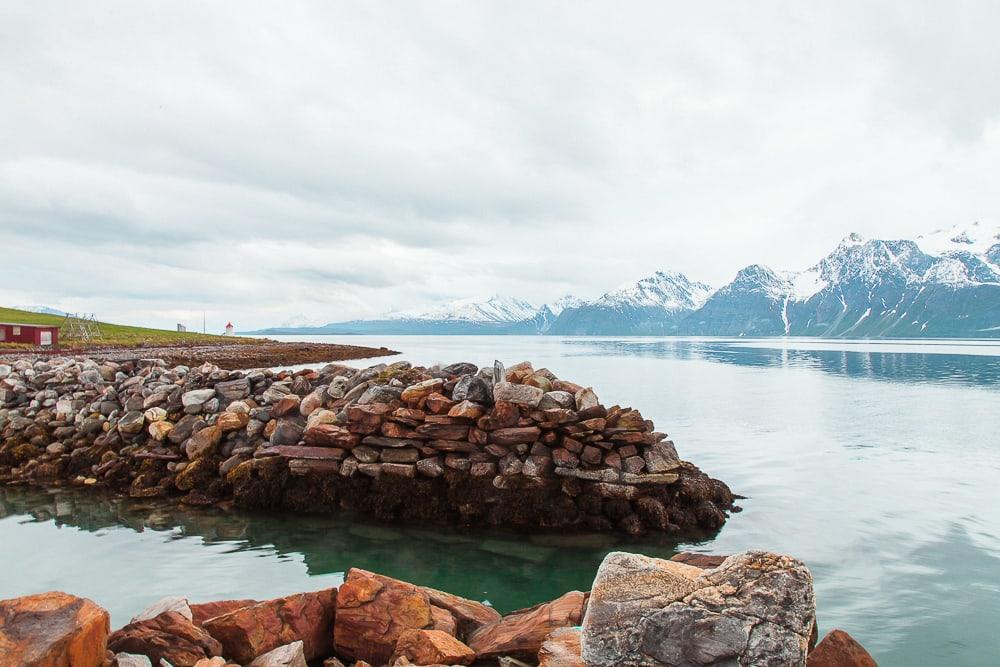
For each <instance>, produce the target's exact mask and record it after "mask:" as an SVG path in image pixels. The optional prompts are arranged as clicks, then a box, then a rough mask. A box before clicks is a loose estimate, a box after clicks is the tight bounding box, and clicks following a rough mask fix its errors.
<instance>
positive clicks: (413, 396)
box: [400, 378, 444, 406]
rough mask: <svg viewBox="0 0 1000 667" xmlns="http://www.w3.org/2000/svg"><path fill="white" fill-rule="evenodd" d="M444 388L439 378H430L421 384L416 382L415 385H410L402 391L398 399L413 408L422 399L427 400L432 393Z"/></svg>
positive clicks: (442, 381)
mask: <svg viewBox="0 0 1000 667" xmlns="http://www.w3.org/2000/svg"><path fill="white" fill-rule="evenodd" d="M443 386H444V380H442V379H440V378H432V379H430V380H424V381H423V382H418V383H417V384H414V385H411V386H409V387H407V388H406V389H404V390H403V393H402V395H401V396H400V398H401V399H402V400H403V401H404V402H405V403H408V404H409V405H410V406H414V405H416V404H417V403H419V402H420V401H422V400H423V399H425V398H427V397H428V396H430V395H431V394H433V393H434V392H436V391H438V390H439V389H441V387H443Z"/></svg>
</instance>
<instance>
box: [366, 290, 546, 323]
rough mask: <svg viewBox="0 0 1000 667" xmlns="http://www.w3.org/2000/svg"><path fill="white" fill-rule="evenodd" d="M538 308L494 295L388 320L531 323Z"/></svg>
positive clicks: (390, 316)
mask: <svg viewBox="0 0 1000 667" xmlns="http://www.w3.org/2000/svg"><path fill="white" fill-rule="evenodd" d="M538 310H539V309H538V308H537V307H535V306H533V305H531V304H530V303H528V302H527V301H523V300H522V299H515V298H513V297H504V296H500V295H499V294H495V295H493V296H491V297H488V298H485V299H482V298H471V299H458V300H456V301H450V302H448V303H445V304H442V305H440V306H437V307H435V308H431V309H430V310H401V311H395V312H391V313H387V314H386V316H385V319H387V320H425V321H426V320H432V321H439V322H480V323H496V324H499V323H504V322H522V321H524V320H529V319H531V318H533V317H535V315H536V314H537V313H538Z"/></svg>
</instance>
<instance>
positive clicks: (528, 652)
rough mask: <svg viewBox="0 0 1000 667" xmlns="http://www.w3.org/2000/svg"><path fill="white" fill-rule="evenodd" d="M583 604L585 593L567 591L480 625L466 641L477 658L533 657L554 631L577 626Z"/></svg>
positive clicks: (582, 613) (585, 600)
mask: <svg viewBox="0 0 1000 667" xmlns="http://www.w3.org/2000/svg"><path fill="white" fill-rule="evenodd" d="M586 603H587V596H586V594H585V593H581V592H580V591H570V592H569V593H566V595H563V596H562V597H561V598H558V599H556V600H553V601H552V602H546V603H544V604H540V605H536V606H534V607H530V608H528V609H522V610H520V611H515V612H513V613H511V614H508V615H507V616H504V617H503V618H502V619H501V620H499V621H497V622H496V623H492V624H490V625H485V626H483V627H482V628H480V629H479V630H477V631H476V632H474V633H472V635H471V636H470V637H469V641H468V644H469V646H470V647H471V648H472V650H474V651H475V652H476V656H477V657H478V658H479V659H480V660H495V659H497V658H499V657H500V656H510V657H514V658H522V659H529V660H531V659H534V658H535V657H536V656H537V655H538V651H539V649H540V648H541V647H542V643H543V642H544V641H545V640H546V638H547V637H548V636H549V635H550V634H551V633H552V631H553V630H555V629H557V628H565V627H573V626H576V625H580V621H581V619H582V618H583V615H584V610H585V607H586Z"/></svg>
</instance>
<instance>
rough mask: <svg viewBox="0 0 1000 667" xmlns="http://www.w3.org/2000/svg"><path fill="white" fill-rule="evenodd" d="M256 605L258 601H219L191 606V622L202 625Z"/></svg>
mask: <svg viewBox="0 0 1000 667" xmlns="http://www.w3.org/2000/svg"><path fill="white" fill-rule="evenodd" d="M255 604H258V600H217V601H215V602H202V603H199V604H192V605H190V607H191V617H192V618H191V620H192V621H194V623H195V625H202V624H204V623H205V621H207V620H208V619H210V618H215V617H216V616H222V615H223V614H228V613H229V612H231V611H236V610H237V609H242V608H243V607H250V606H252V605H255Z"/></svg>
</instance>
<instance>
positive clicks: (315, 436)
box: [302, 424, 361, 449]
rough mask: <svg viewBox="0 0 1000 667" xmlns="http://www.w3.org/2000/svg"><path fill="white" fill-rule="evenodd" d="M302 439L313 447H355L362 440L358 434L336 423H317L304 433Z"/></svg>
mask: <svg viewBox="0 0 1000 667" xmlns="http://www.w3.org/2000/svg"><path fill="white" fill-rule="evenodd" d="M302 439H303V440H305V441H306V444H307V445H310V446H312V447H340V448H342V449H353V448H354V447H356V446H357V445H358V443H359V442H361V440H360V438H359V437H358V435H357V434H355V433H351V432H350V431H348V430H347V429H346V428H344V427H343V426H337V425H335V424H316V425H315V426H310V427H309V428H307V429H306V430H305V433H303V434H302Z"/></svg>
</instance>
